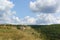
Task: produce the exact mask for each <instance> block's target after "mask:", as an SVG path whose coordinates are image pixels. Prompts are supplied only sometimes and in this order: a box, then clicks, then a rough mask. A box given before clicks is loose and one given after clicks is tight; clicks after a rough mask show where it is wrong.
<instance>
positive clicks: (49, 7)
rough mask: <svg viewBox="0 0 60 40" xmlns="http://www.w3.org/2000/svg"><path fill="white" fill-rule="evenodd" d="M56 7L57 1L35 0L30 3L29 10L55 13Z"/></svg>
mask: <svg viewBox="0 0 60 40" xmlns="http://www.w3.org/2000/svg"><path fill="white" fill-rule="evenodd" d="M58 6H59V2H58V0H36V1H34V2H32V1H31V2H30V8H31V10H32V11H34V12H40V13H55V12H56V11H57V10H56V9H57V8H58Z"/></svg>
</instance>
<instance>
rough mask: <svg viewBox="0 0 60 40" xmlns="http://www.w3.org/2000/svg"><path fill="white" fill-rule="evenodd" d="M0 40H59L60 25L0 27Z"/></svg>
mask: <svg viewBox="0 0 60 40" xmlns="http://www.w3.org/2000/svg"><path fill="white" fill-rule="evenodd" d="M0 40H60V24H55V25H0Z"/></svg>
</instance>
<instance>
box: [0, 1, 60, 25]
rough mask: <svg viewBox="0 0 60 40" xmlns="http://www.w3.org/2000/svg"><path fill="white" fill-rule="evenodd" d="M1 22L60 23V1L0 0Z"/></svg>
mask: <svg viewBox="0 0 60 40" xmlns="http://www.w3.org/2000/svg"><path fill="white" fill-rule="evenodd" d="M14 5H15V6H14ZM15 12H16V14H15ZM1 23H3V24H5V23H8V24H31V25H48V24H60V1H59V0H0V24H1Z"/></svg>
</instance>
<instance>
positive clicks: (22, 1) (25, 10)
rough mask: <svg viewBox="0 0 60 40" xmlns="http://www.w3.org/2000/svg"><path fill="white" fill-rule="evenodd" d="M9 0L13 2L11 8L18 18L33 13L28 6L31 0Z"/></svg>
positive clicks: (32, 14)
mask: <svg viewBox="0 0 60 40" xmlns="http://www.w3.org/2000/svg"><path fill="white" fill-rule="evenodd" d="M11 1H12V2H13V3H14V4H15V6H14V8H13V10H15V11H16V13H17V14H16V15H17V16H19V17H20V18H24V17H25V16H34V15H35V14H34V13H33V12H32V11H31V10H30V8H29V4H30V1H31V0H11ZM32 1H33V0H32Z"/></svg>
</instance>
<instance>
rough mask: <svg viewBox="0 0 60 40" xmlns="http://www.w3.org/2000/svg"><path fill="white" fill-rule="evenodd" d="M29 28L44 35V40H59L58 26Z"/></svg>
mask: <svg viewBox="0 0 60 40" xmlns="http://www.w3.org/2000/svg"><path fill="white" fill-rule="evenodd" d="M31 27H32V28H34V29H35V30H36V31H38V32H39V33H42V34H44V35H45V39H46V40H60V24H54V25H31Z"/></svg>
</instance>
